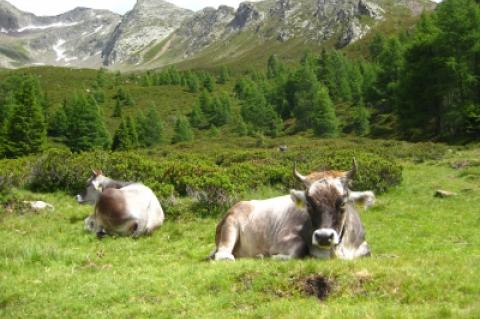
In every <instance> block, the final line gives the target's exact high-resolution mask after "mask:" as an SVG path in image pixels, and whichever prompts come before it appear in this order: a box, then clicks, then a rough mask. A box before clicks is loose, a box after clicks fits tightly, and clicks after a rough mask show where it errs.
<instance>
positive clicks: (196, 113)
mask: <svg viewBox="0 0 480 319" xmlns="http://www.w3.org/2000/svg"><path fill="white" fill-rule="evenodd" d="M189 118H190V124H191V125H192V127H195V128H198V129H202V128H205V127H207V126H208V123H207V119H206V118H205V114H203V111H202V108H201V107H200V104H198V103H197V104H195V105H194V107H193V109H192V112H191V113H190V115H189Z"/></svg>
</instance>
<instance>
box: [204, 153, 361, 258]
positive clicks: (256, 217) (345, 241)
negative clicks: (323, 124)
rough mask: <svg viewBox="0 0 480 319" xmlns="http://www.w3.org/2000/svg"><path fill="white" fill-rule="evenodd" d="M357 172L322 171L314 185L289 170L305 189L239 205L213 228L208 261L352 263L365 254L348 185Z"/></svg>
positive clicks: (358, 219) (353, 170) (358, 218)
mask: <svg viewBox="0 0 480 319" xmlns="http://www.w3.org/2000/svg"><path fill="white" fill-rule="evenodd" d="M355 172H356V163H355V161H354V165H353V168H352V170H350V171H348V172H347V173H346V174H343V175H341V176H340V175H339V174H338V172H336V171H330V172H324V173H323V176H322V177H321V178H319V179H317V180H315V181H313V182H312V181H310V180H308V179H307V178H306V177H305V176H302V175H301V174H299V173H298V172H297V170H296V169H294V175H295V177H296V178H297V179H298V180H299V181H301V182H302V183H304V185H305V186H306V190H305V191H299V190H292V191H291V192H290V195H286V196H280V197H275V198H271V199H266V200H252V201H243V202H239V203H237V204H236V205H235V206H233V207H232V208H231V209H230V210H229V211H228V212H227V214H226V215H225V217H224V218H223V220H222V221H221V222H220V223H219V224H218V226H217V229H216V249H215V251H214V252H213V253H212V254H211V256H210V258H211V259H214V260H235V258H239V257H263V256H265V257H272V258H274V259H291V258H302V257H305V256H307V255H311V256H314V257H318V258H332V257H336V258H341V259H354V258H357V257H362V256H368V255H370V249H369V247H368V244H367V242H366V241H365V232H364V228H363V225H362V223H361V221H360V217H359V215H358V213H357V211H356V209H355V205H354V202H353V199H351V198H350V197H349V193H350V191H349V189H348V186H347V185H348V182H349V180H350V179H351V178H352V177H353V176H354V174H355Z"/></svg>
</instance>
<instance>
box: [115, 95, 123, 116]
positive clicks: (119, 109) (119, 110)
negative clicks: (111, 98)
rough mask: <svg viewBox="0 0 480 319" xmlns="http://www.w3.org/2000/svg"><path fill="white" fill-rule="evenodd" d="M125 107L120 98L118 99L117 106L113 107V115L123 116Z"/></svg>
mask: <svg viewBox="0 0 480 319" xmlns="http://www.w3.org/2000/svg"><path fill="white" fill-rule="evenodd" d="M122 114H123V107H122V102H121V101H120V99H117V100H116V102H115V108H114V109H113V113H112V117H122Z"/></svg>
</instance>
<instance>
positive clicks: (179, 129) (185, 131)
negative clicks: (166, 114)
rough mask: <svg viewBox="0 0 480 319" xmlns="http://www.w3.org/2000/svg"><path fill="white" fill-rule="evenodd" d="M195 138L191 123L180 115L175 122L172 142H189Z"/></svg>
mask: <svg viewBox="0 0 480 319" xmlns="http://www.w3.org/2000/svg"><path fill="white" fill-rule="evenodd" d="M192 140H193V131H192V129H191V127H190V123H189V122H188V120H187V119H186V118H185V117H184V116H178V117H177V120H176V122H175V129H174V135H173V139H172V143H173V144H176V143H180V142H189V141H192Z"/></svg>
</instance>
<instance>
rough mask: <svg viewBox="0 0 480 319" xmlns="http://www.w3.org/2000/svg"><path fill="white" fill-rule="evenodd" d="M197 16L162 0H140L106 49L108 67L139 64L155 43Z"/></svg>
mask: <svg viewBox="0 0 480 319" xmlns="http://www.w3.org/2000/svg"><path fill="white" fill-rule="evenodd" d="M192 15H193V12H192V11H190V10H186V9H182V8H178V7H177V6H175V5H173V4H170V3H168V2H165V1H159V0H138V1H137V3H136V5H135V7H134V8H133V9H132V10H131V11H129V12H127V13H126V14H125V16H123V18H122V21H121V23H120V24H119V25H118V26H117V28H116V29H115V31H114V32H113V34H112V35H111V37H110V40H109V42H108V44H107V46H106V47H105V49H104V52H103V56H104V60H103V61H104V64H105V65H113V64H116V63H120V64H121V63H129V64H135V63H138V62H140V61H141V56H140V54H139V53H140V52H141V51H142V50H143V49H145V47H146V46H148V45H149V44H151V43H156V42H158V41H162V40H163V39H165V38H166V37H168V36H169V35H170V34H171V33H172V32H173V31H175V29H177V28H178V27H179V26H180V24H181V23H182V21H184V20H185V19H186V18H188V17H190V16H192Z"/></svg>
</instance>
